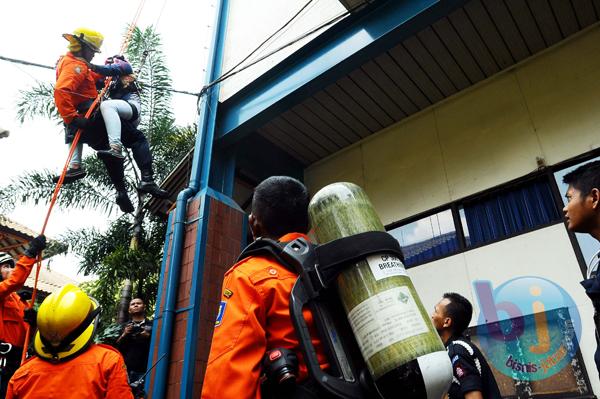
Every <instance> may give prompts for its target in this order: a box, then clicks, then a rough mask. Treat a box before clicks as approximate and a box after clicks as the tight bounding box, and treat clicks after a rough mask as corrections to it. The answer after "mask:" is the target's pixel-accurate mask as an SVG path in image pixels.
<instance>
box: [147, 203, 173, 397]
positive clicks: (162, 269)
mask: <svg viewBox="0 0 600 399" xmlns="http://www.w3.org/2000/svg"><path fill="white" fill-rule="evenodd" d="M172 221H173V214H169V217H168V218H167V231H166V233H165V244H164V246H163V258H162V262H161V265H160V277H159V278H158V290H157V295H156V303H155V304H154V315H153V316H152V331H158V320H159V319H160V318H161V317H160V316H159V312H160V304H161V297H162V296H161V294H160V293H161V292H162V290H163V284H164V279H165V268H166V267H167V258H168V252H169V241H170V239H171V222H172ZM156 338H157V334H152V337H150V353H149V354H148V365H147V366H146V370H150V368H151V367H152V365H153V363H154V345H155V344H156ZM157 359H159V358H158V357H157ZM149 389H150V377H148V376H147V377H146V382H145V386H144V390H145V391H146V392H148V391H149Z"/></svg>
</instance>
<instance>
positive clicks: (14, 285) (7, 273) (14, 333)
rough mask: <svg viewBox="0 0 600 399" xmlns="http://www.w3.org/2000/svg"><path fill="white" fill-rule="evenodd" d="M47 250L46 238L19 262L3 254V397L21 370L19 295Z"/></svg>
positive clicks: (0, 363) (0, 285) (0, 324)
mask: <svg viewBox="0 0 600 399" xmlns="http://www.w3.org/2000/svg"><path fill="white" fill-rule="evenodd" d="M45 247H46V237H44V236H38V237H36V238H34V239H33V240H32V241H31V242H30V243H29V247H28V248H27V250H26V251H25V255H24V256H22V257H21V258H20V259H19V261H18V262H16V263H15V261H14V259H13V258H12V257H11V256H10V255H9V254H8V253H6V252H0V274H1V276H2V281H1V282H0V306H1V307H2V310H1V311H0V398H4V397H5V395H6V388H7V386H8V381H9V380H10V377H11V376H12V375H13V373H14V372H15V370H16V369H17V368H18V367H19V363H20V362H21V353H22V351H23V345H24V344H25V332H26V328H27V325H26V324H25V321H24V320H23V316H24V311H25V304H24V303H23V301H21V298H20V297H19V295H17V293H16V292H17V291H18V290H19V289H21V287H23V284H24V283H25V280H27V276H29V273H31V268H32V267H33V264H34V263H35V260H36V258H37V256H38V255H39V253H40V252H41V251H42V250H43V249H44V248H45Z"/></svg>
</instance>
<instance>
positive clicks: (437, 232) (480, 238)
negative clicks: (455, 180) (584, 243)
mask: <svg viewBox="0 0 600 399" xmlns="http://www.w3.org/2000/svg"><path fill="white" fill-rule="evenodd" d="M550 184H551V183H550V181H549V178H548V175H545V174H544V175H541V176H539V177H538V178H536V179H535V180H528V181H524V182H522V183H520V184H517V185H515V184H514V183H513V184H511V185H507V186H506V187H504V188H500V189H498V188H495V189H494V190H490V192H489V193H482V194H480V195H478V196H477V197H476V198H472V199H468V200H464V201H459V202H458V203H457V204H456V205H455V206H453V207H450V205H449V206H448V208H447V209H444V210H442V211H438V212H436V213H433V214H431V215H428V216H425V217H421V218H418V219H417V220H412V221H410V222H407V223H404V224H401V225H400V226H397V225H394V226H392V227H391V228H389V229H388V232H389V233H390V234H391V235H392V236H394V238H396V239H397V240H398V242H399V243H400V247H401V248H402V251H403V253H404V260H405V262H404V263H405V266H406V267H413V266H416V265H419V264H422V263H426V262H430V261H432V260H435V259H439V258H443V257H445V256H449V255H452V254H454V253H457V252H459V251H464V250H467V249H469V248H473V247H477V246H480V245H485V244H489V243H492V242H495V241H498V240H501V239H505V238H509V237H512V236H515V235H518V234H521V233H524V232H527V231H531V230H535V229H537V228H541V227H544V226H548V225H550V224H553V223H557V222H560V220H561V213H560V209H559V206H557V203H556V200H555V197H554V195H553V192H552V188H551V186H550ZM454 213H456V215H454ZM458 220H460V226H457V223H458ZM455 221H456V222H455Z"/></svg>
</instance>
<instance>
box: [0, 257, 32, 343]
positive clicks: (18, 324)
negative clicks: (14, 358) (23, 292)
mask: <svg viewBox="0 0 600 399" xmlns="http://www.w3.org/2000/svg"><path fill="white" fill-rule="evenodd" d="M34 263H35V259H33V258H29V257H27V256H22V257H21V259H19V260H18V261H17V263H16V265H15V269H14V270H13V272H12V274H11V275H10V277H9V278H7V279H6V280H3V281H2V282H0V302H1V305H0V341H2V342H8V343H10V344H12V345H14V346H16V347H20V348H22V347H23V344H24V342H25V329H26V328H27V325H26V323H25V321H23V312H24V311H25V304H24V303H23V302H22V301H21V298H20V297H19V295H17V294H16V292H17V291H18V290H19V289H21V288H22V287H23V284H25V280H27V276H29V273H31V268H32V267H33V264H34Z"/></svg>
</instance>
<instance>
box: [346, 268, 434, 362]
mask: <svg viewBox="0 0 600 399" xmlns="http://www.w3.org/2000/svg"><path fill="white" fill-rule="evenodd" d="M369 264H370V262H369ZM348 320H349V321H350V325H351V326H352V330H353V331H354V335H355V336H356V341H357V342H358V345H359V347H360V350H361V352H362V354H363V356H364V358H365V359H366V360H368V359H369V358H371V356H373V355H374V354H376V353H377V352H379V351H381V350H383V349H385V348H387V347H388V346H390V345H393V344H395V343H396V342H399V341H402V340H404V339H406V338H409V337H412V336H415V335H419V334H424V333H427V332H428V331H429V330H428V328H427V325H426V324H425V320H424V319H423V317H422V316H421V313H420V312H419V308H418V307H417V304H416V303H415V300H414V298H413V296H412V294H411V293H410V291H409V289H408V287H396V288H392V289H390V290H387V291H383V292H381V293H379V294H376V295H375V296H372V297H371V298H369V299H367V300H365V301H363V302H361V303H360V304H358V305H356V306H355V307H354V309H352V310H351V311H350V312H349V313H348Z"/></svg>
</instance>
